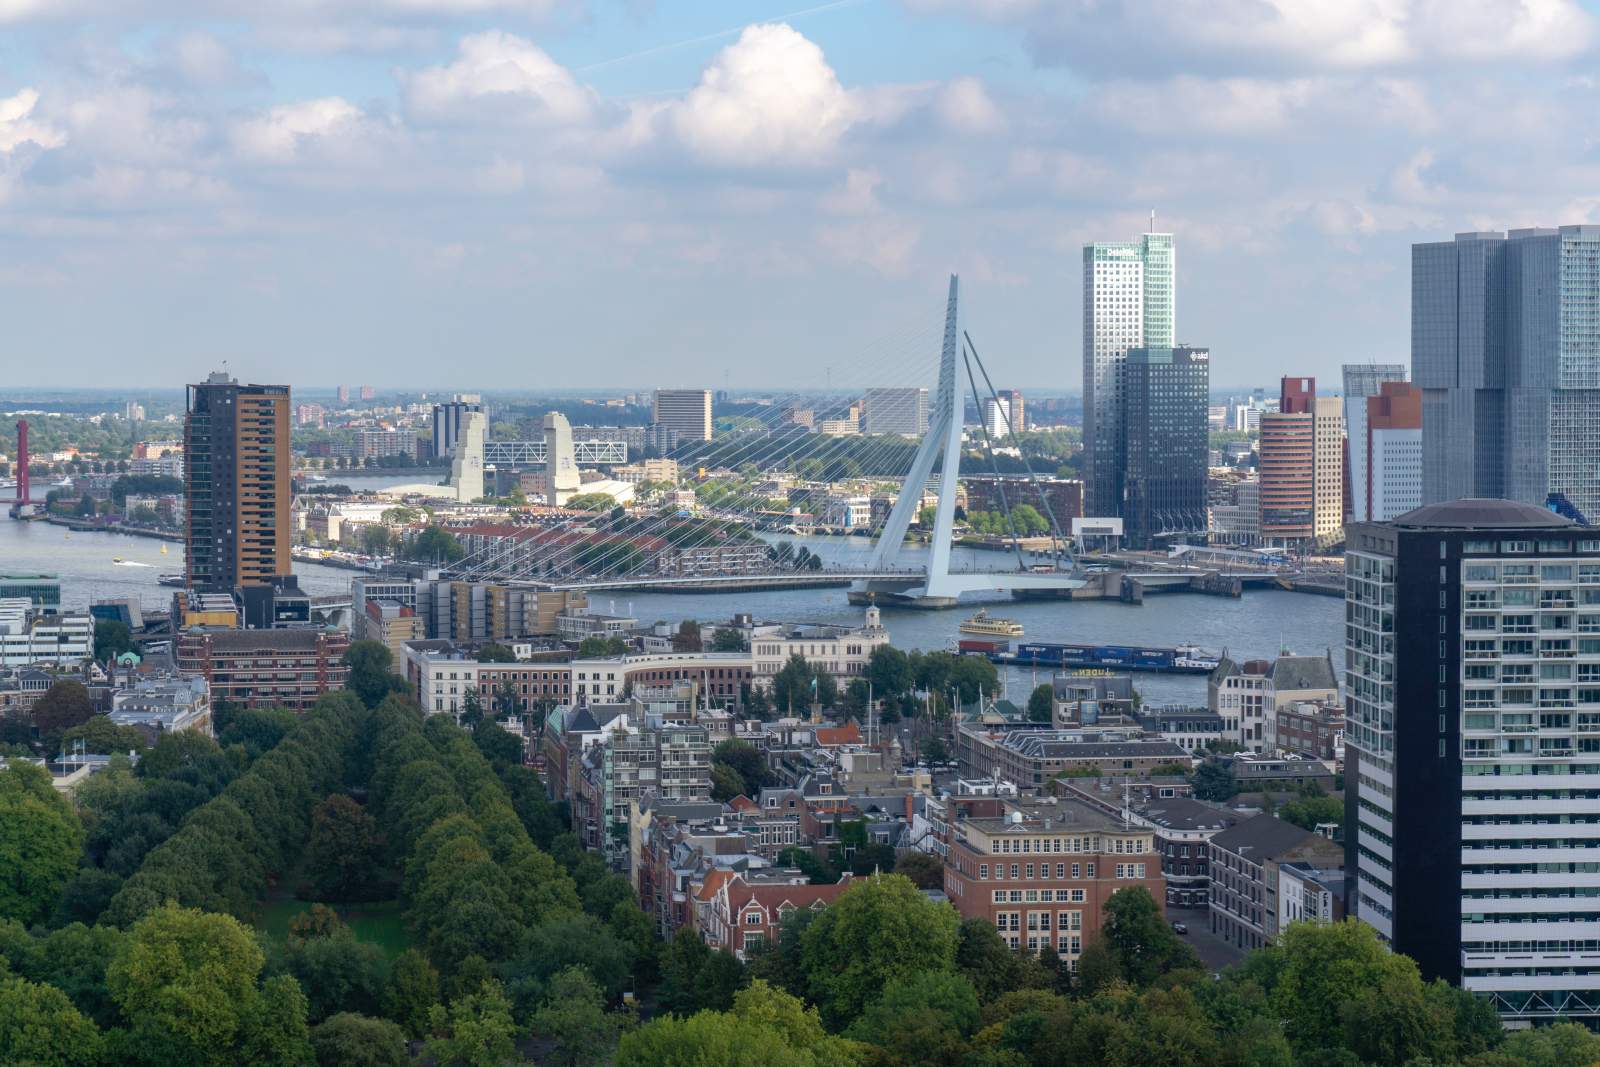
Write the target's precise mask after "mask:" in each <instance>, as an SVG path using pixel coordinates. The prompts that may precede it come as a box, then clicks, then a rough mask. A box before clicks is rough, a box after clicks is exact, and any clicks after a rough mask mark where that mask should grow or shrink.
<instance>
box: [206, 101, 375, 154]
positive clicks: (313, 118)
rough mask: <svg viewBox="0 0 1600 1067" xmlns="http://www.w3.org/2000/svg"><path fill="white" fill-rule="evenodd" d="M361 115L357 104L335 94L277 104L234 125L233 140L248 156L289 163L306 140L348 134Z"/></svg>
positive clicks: (242, 152) (357, 123) (355, 125)
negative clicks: (261, 113) (316, 98)
mask: <svg viewBox="0 0 1600 1067" xmlns="http://www.w3.org/2000/svg"><path fill="white" fill-rule="evenodd" d="M362 118H363V116H362V113H361V109H360V108H358V107H356V106H355V105H354V104H352V103H350V102H349V101H348V100H345V99H343V98H341V97H337V96H327V97H323V98H322V99H320V100H303V101H300V102H299V103H295V104H280V105H278V106H277V107H274V108H271V109H270V110H268V111H267V112H266V113H265V114H263V115H259V116H257V117H255V118H253V119H247V120H245V121H244V122H241V123H239V124H238V125H237V126H235V127H234V130H233V142H234V145H235V147H237V148H238V150H239V152H240V154H241V155H243V156H245V157H246V158H248V159H252V160H256V161H259V162H263V163H292V162H294V161H295V159H296V158H297V157H298V156H299V155H300V152H301V149H302V148H303V147H305V146H306V144H307V143H308V142H310V141H313V140H317V139H326V138H332V137H337V136H339V135H341V134H350V133H352V132H354V131H355V130H356V128H357V127H358V125H359V124H360V123H361V121H362Z"/></svg>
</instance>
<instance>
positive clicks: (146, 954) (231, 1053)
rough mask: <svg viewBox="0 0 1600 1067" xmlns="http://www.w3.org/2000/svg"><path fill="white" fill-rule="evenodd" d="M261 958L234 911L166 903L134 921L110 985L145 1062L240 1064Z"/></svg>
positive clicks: (255, 1000)
mask: <svg viewBox="0 0 1600 1067" xmlns="http://www.w3.org/2000/svg"><path fill="white" fill-rule="evenodd" d="M262 960H263V957H262V953H261V948H260V946H258V945H257V944H256V940H255V937H254V935H253V934H252V933H251V932H250V931H249V930H247V929H246V928H245V927H244V926H243V925H241V924H240V922H239V921H238V920H237V919H234V918H233V917H232V916H228V915H212V914H207V913H205V912H201V911H198V910H195V909H192V908H180V907H178V906H176V905H174V904H167V905H164V906H163V907H160V908H157V909H155V910H154V911H152V912H150V913H149V914H148V915H146V916H145V917H144V918H142V919H140V920H139V921H138V922H137V923H135V924H134V925H133V929H132V930H131V931H130V932H129V936H128V939H127V940H126V941H125V942H124V944H123V947H122V950H121V951H120V952H119V953H118V954H117V957H116V959H114V960H112V962H111V965H110V967H108V968H107V970H106V983H107V985H108V987H109V988H110V990H111V996H112V998H113V999H115V1000H116V1002H117V1004H118V1005H119V1006H120V1007H121V1009H122V1013H123V1015H124V1016H125V1017H126V1018H127V1019H129V1020H131V1021H132V1023H133V1029H132V1033H131V1035H130V1037H131V1041H130V1045H131V1046H132V1047H136V1048H138V1049H139V1050H140V1051H141V1055H142V1058H143V1059H144V1061H145V1062H147V1063H151V1064H166V1063H187V1064H206V1065H212V1064H215V1065H217V1067H222V1065H224V1064H231V1063H234V1062H236V1055H235V1053H236V1051H237V1050H238V1048H239V1046H240V1043H241V1041H242V1039H243V1037H244V1036H245V1033H246V1031H247V1029H248V1028H249V1027H250V1026H251V1025H252V1022H253V1018H254V1015H255V1013H256V1011H257V1009H258V1007H259V1005H258V991H257V989H256V976H257V975H258V974H259V973H260V972H261V965H262Z"/></svg>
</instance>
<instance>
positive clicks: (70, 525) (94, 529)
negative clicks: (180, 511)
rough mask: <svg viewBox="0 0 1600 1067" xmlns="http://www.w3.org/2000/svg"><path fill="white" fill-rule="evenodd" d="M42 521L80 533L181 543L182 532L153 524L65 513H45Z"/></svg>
mask: <svg viewBox="0 0 1600 1067" xmlns="http://www.w3.org/2000/svg"><path fill="white" fill-rule="evenodd" d="M44 521H45V522H47V523H49V524H50V525H51V526H65V527H66V528H67V529H69V530H77V531H79V532H81V533H110V534H127V535H128V536H129V537H149V538H153V539H154V540H157V541H172V542H175V543H177V544H182V543H183V534H181V533H178V532H177V531H175V530H158V529H156V528H155V527H153V526H129V525H128V524H127V523H124V522H119V523H102V522H96V521H95V520H93V519H77V518H69V517H68V516H66V515H46V516H44Z"/></svg>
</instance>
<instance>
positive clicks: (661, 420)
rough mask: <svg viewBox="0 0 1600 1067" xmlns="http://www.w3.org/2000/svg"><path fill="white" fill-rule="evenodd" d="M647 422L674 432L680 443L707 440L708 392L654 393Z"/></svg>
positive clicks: (691, 390)
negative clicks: (653, 402) (652, 404)
mask: <svg viewBox="0 0 1600 1067" xmlns="http://www.w3.org/2000/svg"><path fill="white" fill-rule="evenodd" d="M650 421H651V425H653V426H660V427H663V428H665V429H668V430H677V431H678V439H679V440H682V441H709V440H711V390H709V389H657V390H656V400H655V408H654V409H653V413H652V415H651V420H650Z"/></svg>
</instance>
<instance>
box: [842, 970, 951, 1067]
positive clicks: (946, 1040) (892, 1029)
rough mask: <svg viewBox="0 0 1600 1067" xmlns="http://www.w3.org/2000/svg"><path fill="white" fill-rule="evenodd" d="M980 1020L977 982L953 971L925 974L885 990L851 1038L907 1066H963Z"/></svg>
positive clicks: (902, 980) (861, 1020)
mask: <svg viewBox="0 0 1600 1067" xmlns="http://www.w3.org/2000/svg"><path fill="white" fill-rule="evenodd" d="M979 1018H980V1016H979V1012H978V995H977V993H975V992H974V991H973V989H972V983H971V982H969V981H967V979H966V978H964V977H963V976H961V975H959V974H951V973H949V972H948V971H924V972H922V973H920V974H914V975H908V976H906V977H903V978H896V979H895V980H894V981H892V982H890V983H889V984H888V985H887V986H885V987H884V989H883V992H882V994H880V995H879V996H878V997H877V999H876V1000H874V1001H873V1002H872V1005H871V1006H870V1007H868V1008H867V1010H866V1011H865V1012H864V1013H863V1014H862V1016H861V1018H859V1019H857V1020H856V1022H855V1025H853V1026H851V1027H850V1029H849V1031H848V1032H847V1035H848V1036H849V1037H852V1038H854V1039H855V1040H857V1041H863V1042H869V1043H871V1044H874V1045H877V1046H879V1047H880V1048H882V1049H884V1050H885V1051H886V1052H887V1053H888V1055H889V1059H890V1062H891V1063H894V1064H903V1065H904V1067H922V1065H928V1067H961V1063H962V1061H963V1059H964V1058H965V1054H966V1039H967V1038H968V1037H970V1036H971V1035H972V1033H973V1031H974V1030H976V1029H977V1028H978V1022H979Z"/></svg>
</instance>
